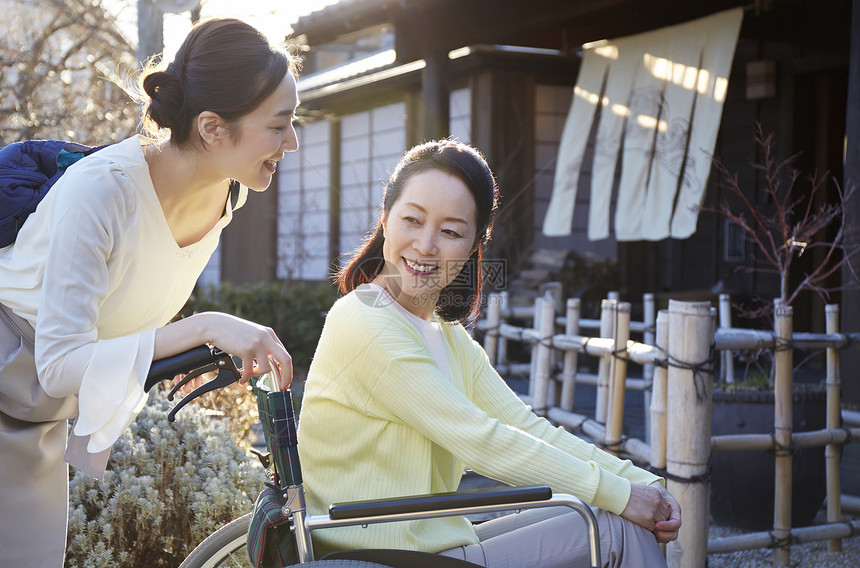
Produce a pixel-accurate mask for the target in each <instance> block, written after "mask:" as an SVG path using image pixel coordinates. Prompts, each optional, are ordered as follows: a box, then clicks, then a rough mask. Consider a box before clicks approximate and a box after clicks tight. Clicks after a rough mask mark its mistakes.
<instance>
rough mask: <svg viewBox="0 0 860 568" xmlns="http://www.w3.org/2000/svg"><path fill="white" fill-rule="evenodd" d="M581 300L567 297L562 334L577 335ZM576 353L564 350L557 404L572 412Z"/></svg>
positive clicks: (571, 350)
mask: <svg viewBox="0 0 860 568" xmlns="http://www.w3.org/2000/svg"><path fill="white" fill-rule="evenodd" d="M581 307H582V302H581V300H580V299H579V298H568V299H567V312H566V314H565V315H566V316H567V317H566V319H565V323H564V334H565V335H568V336H571V335H579V316H580V312H581ZM578 355H579V353H577V351H576V350H575V349H568V350H566V351H565V352H564V366H563V367H562V374H561V377H562V379H561V380H562V383H561V401H560V404H559V406H560V407H561V409H562V410H566V411H568V412H573V396H574V393H575V392H576V366H577V363H578Z"/></svg>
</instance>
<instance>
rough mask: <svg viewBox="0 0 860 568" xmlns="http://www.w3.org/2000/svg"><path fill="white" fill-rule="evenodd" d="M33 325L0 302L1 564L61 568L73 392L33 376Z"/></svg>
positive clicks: (72, 415)
mask: <svg viewBox="0 0 860 568" xmlns="http://www.w3.org/2000/svg"><path fill="white" fill-rule="evenodd" d="M33 335H34V334H33V328H32V327H31V326H30V325H29V324H28V323H27V322H26V321H25V320H23V319H21V318H19V317H18V316H16V315H15V314H13V313H12V312H11V311H10V310H8V309H7V308H5V306H3V305H0V568H7V567H8V568H12V567H16V568H18V567H25V566H26V567H27V568H60V567H62V565H63V557H64V554H65V548H66V522H67V519H68V500H69V489H68V486H69V467H68V465H67V464H66V463H65V462H64V461H63V452H64V450H65V447H66V438H67V432H68V420H69V418H73V417H74V416H75V413H76V410H77V401H76V400H75V397H67V398H64V399H56V398H51V397H49V396H48V395H46V394H45V392H44V391H43V390H42V388H41V386H40V385H39V382H38V380H37V377H36V364H35V362H34V360H33Z"/></svg>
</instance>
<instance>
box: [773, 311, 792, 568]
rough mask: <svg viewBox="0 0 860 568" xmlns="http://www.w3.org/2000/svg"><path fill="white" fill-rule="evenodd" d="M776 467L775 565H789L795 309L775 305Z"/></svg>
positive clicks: (774, 512) (774, 514)
mask: <svg viewBox="0 0 860 568" xmlns="http://www.w3.org/2000/svg"><path fill="white" fill-rule="evenodd" d="M774 308H775V310H774V318H775V321H774V324H775V325H774V329H775V331H776V337H777V345H776V347H775V348H774V364H775V366H774V370H775V372H774V442H775V444H776V458H775V462H776V464H775V468H774V477H775V479H774V510H773V535H774V538H775V539H776V541H777V543H778V544H777V546H776V547H775V548H774V550H773V565H774V566H778V567H783V566H788V563H789V556H790V553H791V548H790V547H791V461H792V460H791V429H792V413H793V408H792V404H793V400H792V384H791V383H792V349H791V333H792V330H791V328H792V308H791V306H785V305H783V304H782V302H781V301H779V300H776V301H775V302H774Z"/></svg>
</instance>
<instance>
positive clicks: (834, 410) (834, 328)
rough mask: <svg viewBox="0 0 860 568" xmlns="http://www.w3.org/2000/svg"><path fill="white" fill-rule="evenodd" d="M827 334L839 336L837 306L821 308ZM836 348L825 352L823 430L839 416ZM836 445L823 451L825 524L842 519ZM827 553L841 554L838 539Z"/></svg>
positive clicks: (831, 427)
mask: <svg viewBox="0 0 860 568" xmlns="http://www.w3.org/2000/svg"><path fill="white" fill-rule="evenodd" d="M824 313H825V317H826V331H827V335H833V334H836V333H839V306H838V305H837V304H828V305H827V306H825V308H824ZM840 382H841V377H840V374H839V349H838V348H835V347H830V348H828V349H827V429H828V430H835V429H836V428H839V427H841V418H842V413H841V411H840V408H839V385H840ZM840 454H841V451H840V446H839V445H837V444H827V447H826V448H825V449H824V462H825V467H826V471H827V522H828V523H838V522H839V521H841V520H842V508H841V505H840V499H839V494H840V492H841V491H842V488H841V483H840V479H839V459H840ZM827 550H829V551H830V552H842V540H841V539H838V538H834V539H831V540H830V541H828V543H827Z"/></svg>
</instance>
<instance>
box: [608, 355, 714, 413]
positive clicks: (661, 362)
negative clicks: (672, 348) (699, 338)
mask: <svg viewBox="0 0 860 568" xmlns="http://www.w3.org/2000/svg"><path fill="white" fill-rule="evenodd" d="M652 347H654V348H655V349H657V350H658V351H659V352H660V353H662V354H663V355H665V356H666V358H665V359H654V366H655V367H665V368H669V367H675V368H676V369H685V370H687V371H693V383H694V384H695V385H696V399H697V400H698V401H699V402H702V401H703V400H705V398H706V395H707V385H706V382H705V377H706V376H707V375H711V374H713V373H714V368H715V367H716V363H717V350H716V349H715V348H714V345H713V344H711V351H710V353H709V354H708V358H707V359H705V360H704V361H700V362H698V363H689V362H687V361H681V360H680V359H678V358H677V357H674V356H672V355H671V354H670V353H669V352H668V351H667V350H666V349H663V348H661V347H659V346H657V345H654V346H652ZM625 351H626V350H625Z"/></svg>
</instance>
